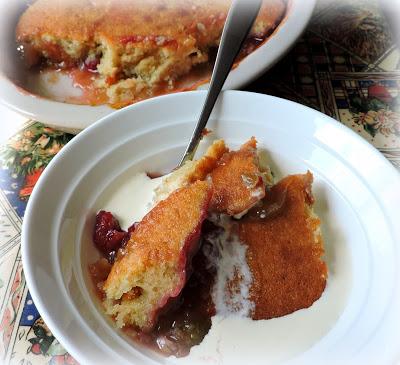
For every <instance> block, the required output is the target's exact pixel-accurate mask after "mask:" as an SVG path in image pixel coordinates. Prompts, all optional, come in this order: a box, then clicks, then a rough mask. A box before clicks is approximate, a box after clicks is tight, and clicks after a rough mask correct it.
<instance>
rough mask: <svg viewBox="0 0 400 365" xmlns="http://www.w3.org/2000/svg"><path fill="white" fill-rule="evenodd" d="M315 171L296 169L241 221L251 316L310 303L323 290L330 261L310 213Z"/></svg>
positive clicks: (289, 310)
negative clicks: (250, 277)
mask: <svg viewBox="0 0 400 365" xmlns="http://www.w3.org/2000/svg"><path fill="white" fill-rule="evenodd" d="M312 181H313V177H312V174H311V173H310V172H308V173H307V174H305V175H292V176H288V177H286V178H284V179H283V180H281V181H280V182H279V183H277V184H276V185H274V186H273V187H272V189H271V190H270V191H269V192H268V193H267V196H266V197H265V199H264V200H263V204H262V206H257V207H255V208H253V209H252V210H251V211H250V212H249V214H248V215H247V216H245V217H244V218H243V219H242V220H240V221H238V223H237V224H238V234H239V237H240V240H241V241H242V242H244V243H245V244H247V245H248V250H247V261H248V264H249V267H250V270H251V272H252V274H253V284H252V287H251V289H250V295H251V300H252V301H254V303H255V310H254V313H253V315H252V317H253V319H269V318H274V317H280V316H283V315H286V314H289V313H292V312H294V311H296V310H298V309H302V308H307V307H309V306H310V305H311V304H312V303H313V302H314V301H316V300H317V299H318V298H319V297H320V296H321V294H322V292H323V291H324V289H325V285H326V277H327V267H326V264H325V263H324V262H323V261H322V260H321V256H322V255H323V253H324V250H323V245H322V239H321V237H320V235H319V232H318V229H319V224H320V221H319V219H318V218H316V217H313V216H311V211H310V209H309V207H310V206H311V205H312V203H313V197H312V194H311V184H312Z"/></svg>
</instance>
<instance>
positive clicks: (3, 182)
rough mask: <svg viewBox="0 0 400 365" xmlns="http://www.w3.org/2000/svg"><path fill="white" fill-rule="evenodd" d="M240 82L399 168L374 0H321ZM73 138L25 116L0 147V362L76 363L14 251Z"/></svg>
mask: <svg viewBox="0 0 400 365" xmlns="http://www.w3.org/2000/svg"><path fill="white" fill-rule="evenodd" d="M247 90H250V91H256V92H260V93H266V94H272V95H276V96H280V97H283V98H286V99H290V100H294V101H296V102H299V103H302V104H305V105H307V106H310V107H312V108H315V109H317V110H320V111H321V112H323V113H325V114H328V115H329V116H331V117H333V118H336V119H337V120H339V121H340V122H341V123H343V124H345V125H346V126H348V127H349V128H351V129H353V130H354V131H356V132H357V133H358V134H360V135H361V136H362V137H363V138H365V139H366V140H367V141H369V142H370V143H371V144H373V145H374V146H375V147H376V148H377V149H378V150H379V151H380V152H381V153H382V154H383V155H384V156H385V157H387V158H388V159H389V160H390V161H391V162H392V163H393V165H394V166H396V167H397V168H398V169H399V170H400V52H399V50H398V49H397V48H396V46H395V43H394V39H393V37H392V36H391V34H390V31H389V29H388V26H387V22H386V20H385V19H384V17H383V16H382V14H381V12H380V9H379V7H378V4H377V3H376V2H374V1H373V0H351V1H350V0H348V1H320V2H319V3H318V4H317V7H316V9H315V13H314V16H313V19H312V21H311V23H310V24H309V26H308V28H307V31H306V32H305V33H304V35H303V36H302V38H300V39H299V40H298V42H297V44H296V45H295V47H294V48H293V49H292V51H291V52H290V53H289V54H288V55H287V56H286V57H285V58H284V59H282V60H281V61H280V62H279V63H278V64H277V65H276V66H275V67H274V68H273V69H271V70H270V71H269V72H267V73H266V74H265V75H264V76H262V77H261V78H259V79H258V80H257V81H255V82H254V83H253V84H251V85H249V86H248V87H247ZM5 122H6V123H7V121H3V123H5ZM12 122H13V121H9V123H12ZM72 138H73V135H71V134H66V133H63V132H61V131H57V130H54V129H51V128H48V127H46V126H45V124H43V123H41V122H34V121H27V123H26V124H25V125H24V127H23V128H22V129H21V131H20V132H18V133H17V134H16V135H15V136H14V137H12V138H11V139H10V140H9V141H8V143H7V144H5V145H3V146H2V147H1V151H0V362H2V361H3V362H5V363H7V364H8V363H11V364H76V363H77V362H76V361H75V360H74V359H73V358H72V357H71V356H70V355H69V354H68V353H67V352H66V350H65V349H64V348H63V347H62V346H61V345H60V343H59V342H58V341H57V339H56V338H55V337H54V336H53V335H52V334H51V332H50V331H49V329H48V327H47V326H46V324H45V323H44V322H43V320H42V319H41V317H40V314H39V313H38V311H37V310H36V308H35V304H34V303H33V301H32V299H31V296H30V294H29V290H28V288H27V286H26V282H25V279H24V275H23V268H22V264H21V255H20V234H21V224H22V220H23V216H24V212H25V208H26V203H27V200H28V199H29V196H30V194H31V192H32V189H33V187H34V185H35V183H36V181H37V180H38V178H39V176H40V174H41V173H42V172H43V170H44V169H45V167H46V165H47V164H48V163H49V161H50V160H51V159H52V158H53V157H54V156H55V155H56V154H57V152H58V151H60V149H61V148H62V147H63V146H64V145H65V144H66V143H68V142H69V141H70V140H71V139H72ZM49 295H51V293H49Z"/></svg>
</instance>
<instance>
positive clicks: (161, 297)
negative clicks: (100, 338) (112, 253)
mask: <svg viewBox="0 0 400 365" xmlns="http://www.w3.org/2000/svg"><path fill="white" fill-rule="evenodd" d="M211 194H212V193H211V187H210V185H209V183H208V182H206V181H197V182H195V183H193V184H191V185H188V186H187V187H184V188H181V189H178V190H176V191H175V192H173V193H172V194H171V195H169V197H168V198H167V199H165V200H163V201H161V202H160V203H159V204H157V205H156V206H155V207H154V208H153V209H152V210H151V211H150V212H149V213H148V214H147V215H146V216H145V217H144V218H143V220H142V221H141V222H140V223H139V224H138V225H137V226H136V229H135V230H134V232H133V233H132V235H131V238H130V240H129V242H128V243H127V245H126V246H125V248H122V249H121V250H120V251H119V252H118V255H117V259H116V261H115V263H114V265H113V267H112V270H111V273H110V275H109V276H108V278H107V280H106V282H105V285H104V287H103V289H104V291H105V294H106V299H105V300H104V305H105V308H106V312H107V313H108V314H109V315H111V316H113V317H115V319H116V323H117V326H118V327H124V326H134V327H136V328H138V329H140V330H142V331H144V332H146V331H149V330H151V329H152V327H153V326H154V324H155V322H156V320H157V318H158V314H159V312H160V310H161V309H163V308H164V307H165V306H166V305H167V304H168V302H169V301H170V299H172V298H176V297H177V296H178V295H179V294H180V292H181V290H182V288H183V287H184V285H185V283H186V281H187V279H188V277H187V276H188V270H189V269H190V263H191V259H192V257H193V255H194V254H195V252H196V251H197V249H198V244H199V236H200V231H201V226H202V223H203V221H204V219H205V217H206V214H207V210H208V206H209V202H210V199H211Z"/></svg>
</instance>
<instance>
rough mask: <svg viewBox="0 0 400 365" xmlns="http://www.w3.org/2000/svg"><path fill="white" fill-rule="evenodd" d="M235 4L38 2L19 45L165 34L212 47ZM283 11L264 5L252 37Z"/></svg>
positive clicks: (20, 30)
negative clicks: (35, 41) (43, 40)
mask: <svg viewBox="0 0 400 365" xmlns="http://www.w3.org/2000/svg"><path fill="white" fill-rule="evenodd" d="M230 4H231V0H226V1H218V0H217V1H215V0H146V1H143V0H95V1H91V0H37V1H36V2H35V3H34V4H33V5H31V6H30V7H29V8H28V9H27V11H26V12H25V13H24V14H23V15H22V16H21V18H20V21H19V23H18V26H17V31H16V34H17V39H19V40H23V39H26V38H33V37H36V36H41V35H44V34H50V35H52V36H53V37H56V38H60V39H74V40H79V41H83V42H90V41H91V40H92V39H93V38H94V37H95V36H96V35H101V36H105V37H107V38H110V39H116V40H120V39H121V37H127V36H133V35H136V36H154V35H162V36H168V37H170V38H171V39H175V40H176V41H179V43H183V42H184V41H185V39H187V37H190V36H193V37H195V38H196V39H198V41H199V43H200V44H201V43H203V44H210V43H214V42H215V41H216V40H217V39H218V38H219V35H220V33H221V29H222V27H223V24H224V22H225V19H226V15H227V12H228V10H229V6H230ZM284 11H285V3H284V2H283V1H282V0H268V1H264V4H263V7H262V10H261V12H260V15H259V17H258V18H257V22H256V24H255V26H254V30H253V34H254V35H258V34H260V33H261V32H262V30H263V29H264V28H268V27H271V26H274V25H276V23H277V22H278V21H280V19H281V18H282V14H283V13H284ZM199 24H202V25H203V26H204V28H203V26H202V25H199Z"/></svg>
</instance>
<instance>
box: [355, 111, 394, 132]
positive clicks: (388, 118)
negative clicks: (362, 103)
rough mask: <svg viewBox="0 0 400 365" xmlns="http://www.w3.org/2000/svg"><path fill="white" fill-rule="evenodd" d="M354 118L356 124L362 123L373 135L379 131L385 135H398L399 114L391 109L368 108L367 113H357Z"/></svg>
mask: <svg viewBox="0 0 400 365" xmlns="http://www.w3.org/2000/svg"><path fill="white" fill-rule="evenodd" d="M354 120H355V122H356V123H357V124H359V125H362V126H363V127H364V129H365V130H366V131H367V132H368V133H370V134H371V135H372V136H373V137H374V136H375V135H376V134H377V133H381V134H383V135H384V136H386V137H390V136H391V135H396V136H400V114H399V113H396V112H393V111H391V110H387V109H380V110H378V111H375V110H369V111H368V112H367V113H359V114H358V115H357V116H355V118H354Z"/></svg>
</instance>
